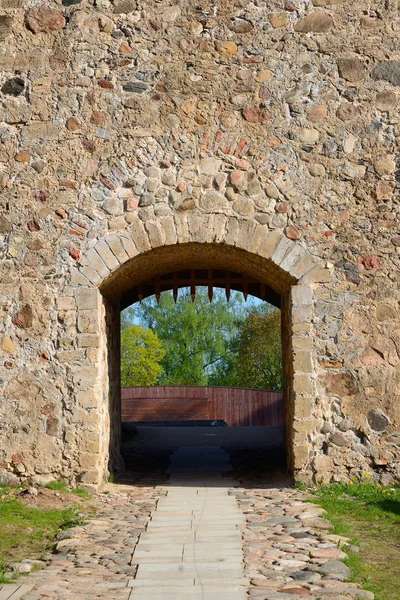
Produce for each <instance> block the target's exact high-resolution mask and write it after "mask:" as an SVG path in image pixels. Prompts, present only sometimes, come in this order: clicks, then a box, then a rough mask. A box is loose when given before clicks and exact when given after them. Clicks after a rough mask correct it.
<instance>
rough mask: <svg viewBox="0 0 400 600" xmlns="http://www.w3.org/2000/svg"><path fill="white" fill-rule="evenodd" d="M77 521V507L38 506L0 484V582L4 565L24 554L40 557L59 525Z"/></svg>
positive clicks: (52, 539)
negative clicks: (27, 503) (23, 499)
mask: <svg viewBox="0 0 400 600" xmlns="http://www.w3.org/2000/svg"><path fill="white" fill-rule="evenodd" d="M77 522H79V517H78V509H77V507H69V508H64V509H40V508H35V507H31V506H27V505H26V504H24V502H22V501H21V500H19V499H18V498H16V497H15V490H11V489H10V488H7V487H6V486H1V487H0V583H6V582H7V581H8V580H7V578H6V577H5V574H4V573H5V565H6V564H7V563H8V562H13V561H19V560H21V559H23V558H41V557H42V556H43V554H44V552H45V551H46V550H47V549H48V548H49V547H50V545H51V544H52V543H53V542H54V537H55V535H56V533H57V532H58V531H59V530H60V529H67V528H68V527H72V526H74V525H76V524H77Z"/></svg>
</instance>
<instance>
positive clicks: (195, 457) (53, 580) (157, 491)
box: [0, 446, 374, 600]
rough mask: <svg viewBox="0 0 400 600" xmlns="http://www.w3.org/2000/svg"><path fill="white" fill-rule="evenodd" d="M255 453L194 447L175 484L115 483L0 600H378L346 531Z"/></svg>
mask: <svg viewBox="0 0 400 600" xmlns="http://www.w3.org/2000/svg"><path fill="white" fill-rule="evenodd" d="M229 456H230V457H231V460H232V462H233V467H232V465H231V462H230V460H229ZM257 456H258V457H259V458H261V455H259V454H257V453H256V451H255V450H251V451H249V452H248V453H247V454H246V453H245V452H239V451H236V454H235V451H234V452H231V451H230V454H229V455H228V453H227V452H225V451H224V450H221V448H219V447H213V446H209V447H186V448H181V449H179V450H176V451H175V452H174V453H173V454H172V456H171V460H170V465H169V480H168V481H165V480H164V482H163V481H162V480H161V482H160V480H159V477H160V475H159V473H158V471H156V472H155V475H156V477H157V478H158V480H159V483H158V485H156V486H154V485H153V486H151V485H150V480H151V473H149V472H148V473H147V474H146V475H145V476H143V478H144V479H145V482H146V483H145V484H144V483H143V481H142V482H141V481H140V480H137V481H136V485H111V486H110V493H108V494H99V495H98V496H97V497H96V499H95V504H96V506H97V509H98V512H97V514H96V517H95V518H93V519H90V520H89V521H88V522H87V523H85V524H84V525H79V526H77V527H74V528H73V529H71V530H69V531H67V532H61V533H60V534H59V536H58V545H57V550H56V553H55V554H53V555H51V556H49V557H48V564H47V566H46V567H45V568H44V569H43V570H41V571H37V572H33V573H30V574H29V575H28V576H27V577H25V578H24V579H23V580H21V582H20V583H21V585H22V583H23V584H24V585H26V586H27V588H25V589H26V593H24V594H23V595H22V596H21V595H19V596H18V595H17V596H12V595H11V588H10V587H9V588H8V589H9V590H10V593H9V595H6V594H7V589H6V588H7V587H8V586H3V589H1V590H0V600H3V598H4V600H9V598H10V599H12V600H16V599H17V598H21V600H44V599H45V598H47V599H49V598H53V599H60V600H64V599H67V600H69V599H73V600H95V599H96V600H106V599H107V600H145V599H146V600H161V599H162V600H183V599H185V600H245V599H247V598H249V600H300V599H304V598H307V600H373V598H374V595H373V594H372V593H371V592H368V591H366V590H362V589H361V588H360V586H359V585H357V584H354V583H349V582H348V579H349V570H348V568H347V566H346V565H345V564H344V563H343V562H342V559H344V558H346V552H345V550H346V548H347V547H348V545H349V540H347V539H346V538H341V537H338V536H334V535H330V534H329V533H328V529H329V527H330V524H329V522H328V521H327V520H326V519H325V518H324V511H323V510H322V509H321V508H319V507H317V506H315V505H313V504H310V503H308V502H307V501H306V500H307V497H306V494H305V493H304V492H302V491H300V490H296V489H294V488H292V487H288V486H287V485H286V478H285V475H284V474H283V473H282V471H279V470H278V469H276V472H275V474H274V471H273V468H272V467H268V468H269V472H264V473H263V472H262V469H265V464H266V461H265V460H264V459H262V460H260V463H259V468H258V469H257V468H256V467H257V459H256V457H257ZM249 464H252V465H253V469H252V470H249V469H246V468H244V466H246V465H249ZM232 469H234V470H232ZM246 473H247V475H246ZM164 477H165V476H164ZM239 478H240V485H239V484H238V480H239ZM15 587H16V586H14V591H13V593H14V592H15V591H16V590H15ZM28 588H31V589H30V590H29V591H28ZM2 593H3V595H1V594H2Z"/></svg>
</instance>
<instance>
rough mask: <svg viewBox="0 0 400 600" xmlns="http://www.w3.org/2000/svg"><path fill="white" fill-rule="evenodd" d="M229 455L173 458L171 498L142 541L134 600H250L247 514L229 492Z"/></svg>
mask: <svg viewBox="0 0 400 600" xmlns="http://www.w3.org/2000/svg"><path fill="white" fill-rule="evenodd" d="M231 469H232V467H231V466H230V463H229V456H228V454H227V453H226V452H225V451H223V450H221V449H220V448H218V447H212V446H211V447H208V448H205V447H192V448H184V449H180V450H177V451H176V452H174V453H173V454H172V457H171V462H170V467H169V473H170V475H171V477H170V481H169V483H168V493H167V495H166V496H165V497H164V498H161V499H160V500H159V502H158V505H157V509H156V511H155V513H154V514H153V517H152V520H151V522H150V523H149V525H148V527H147V531H146V532H145V533H143V534H142V535H141V536H140V540H139V543H138V545H137V546H136V549H135V552H134V555H133V560H132V564H137V565H138V566H139V567H138V573H137V575H136V578H135V580H134V581H133V582H132V585H133V586H134V589H133V592H132V595H131V598H132V600H147V598H152V599H154V600H180V599H182V600H183V599H185V600H245V598H246V584H247V583H248V582H247V580H246V579H244V577H243V566H242V547H241V538H242V532H241V527H242V526H243V522H244V518H243V513H242V512H241V511H240V510H239V508H238V506H237V502H236V501H235V498H234V497H232V496H229V495H228V490H229V489H230V488H231V487H233V485H234V484H235V482H234V481H233V480H231V479H230V478H226V477H223V476H222V473H224V472H227V471H229V470H231Z"/></svg>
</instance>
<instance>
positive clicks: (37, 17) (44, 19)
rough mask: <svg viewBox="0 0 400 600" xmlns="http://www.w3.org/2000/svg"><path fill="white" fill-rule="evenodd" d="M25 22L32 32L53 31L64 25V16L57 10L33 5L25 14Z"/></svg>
mask: <svg viewBox="0 0 400 600" xmlns="http://www.w3.org/2000/svg"><path fill="white" fill-rule="evenodd" d="M26 24H27V26H28V27H29V29H30V30H31V31H33V33H53V32H54V31H59V30H60V29H62V28H63V27H64V26H65V18H64V15H63V14H62V13H61V12H60V11H58V10H53V9H51V8H47V7H46V6H34V7H33V8H31V9H30V10H29V11H28V13H27V15H26Z"/></svg>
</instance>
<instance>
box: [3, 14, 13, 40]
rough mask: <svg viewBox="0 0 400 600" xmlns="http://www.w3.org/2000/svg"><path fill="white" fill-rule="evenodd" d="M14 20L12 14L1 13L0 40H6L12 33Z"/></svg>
mask: <svg viewBox="0 0 400 600" xmlns="http://www.w3.org/2000/svg"><path fill="white" fill-rule="evenodd" d="M13 21H14V19H13V18H12V16H11V15H0V42H4V41H5V40H6V39H7V38H8V36H9V35H11V32H12V25H13Z"/></svg>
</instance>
